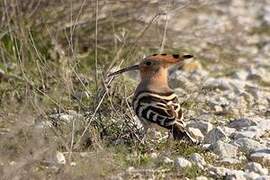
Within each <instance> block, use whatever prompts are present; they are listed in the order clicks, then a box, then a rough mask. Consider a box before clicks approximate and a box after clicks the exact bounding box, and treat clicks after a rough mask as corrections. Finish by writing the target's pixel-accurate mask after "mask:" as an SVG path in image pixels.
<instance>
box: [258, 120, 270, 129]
mask: <svg viewBox="0 0 270 180" xmlns="http://www.w3.org/2000/svg"><path fill="white" fill-rule="evenodd" d="M257 127H258V128H260V129H261V130H263V131H268V130H270V119H266V120H260V121H258V125H257Z"/></svg>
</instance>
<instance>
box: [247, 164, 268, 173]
mask: <svg viewBox="0 0 270 180" xmlns="http://www.w3.org/2000/svg"><path fill="white" fill-rule="evenodd" d="M245 170H246V171H247V172H255V173H257V174H260V175H267V174H268V169H267V168H263V167H262V165H261V164H259V163H256V162H249V163H248V164H247V165H246V167H245Z"/></svg>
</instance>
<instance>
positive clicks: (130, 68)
mask: <svg viewBox="0 0 270 180" xmlns="http://www.w3.org/2000/svg"><path fill="white" fill-rule="evenodd" d="M134 70H139V65H138V64H137V65H133V66H129V67H126V68H123V69H120V70H118V71H116V72H113V73H111V74H109V75H108V77H111V76H115V75H117V74H121V73H124V72H127V71H134Z"/></svg>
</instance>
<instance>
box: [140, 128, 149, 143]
mask: <svg viewBox="0 0 270 180" xmlns="http://www.w3.org/2000/svg"><path fill="white" fill-rule="evenodd" d="M148 129H149V127H148V126H147V125H144V126H143V138H142V139H141V143H142V144H145V142H146V140H147V132H148Z"/></svg>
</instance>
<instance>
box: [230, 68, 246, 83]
mask: <svg viewBox="0 0 270 180" xmlns="http://www.w3.org/2000/svg"><path fill="white" fill-rule="evenodd" d="M247 76H248V72H247V71H246V70H244V69H240V70H238V71H236V72H234V74H233V78H236V79H239V80H246V79H247Z"/></svg>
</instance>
